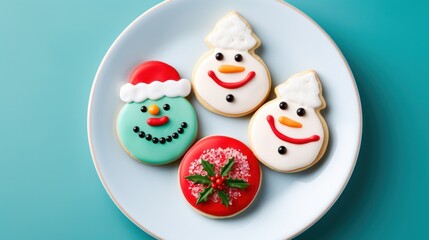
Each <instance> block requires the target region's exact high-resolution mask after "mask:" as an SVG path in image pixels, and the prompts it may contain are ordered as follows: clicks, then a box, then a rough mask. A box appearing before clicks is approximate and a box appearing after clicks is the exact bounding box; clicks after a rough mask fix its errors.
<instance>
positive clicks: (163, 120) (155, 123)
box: [147, 116, 169, 127]
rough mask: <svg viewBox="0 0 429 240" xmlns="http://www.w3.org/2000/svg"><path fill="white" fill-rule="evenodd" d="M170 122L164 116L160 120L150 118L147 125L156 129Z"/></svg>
mask: <svg viewBox="0 0 429 240" xmlns="http://www.w3.org/2000/svg"><path fill="white" fill-rule="evenodd" d="M168 121H169V119H168V117H167V116H162V117H159V118H148V119H147V124H148V125H149V126H154V127H156V126H162V125H164V124H166V123H168Z"/></svg>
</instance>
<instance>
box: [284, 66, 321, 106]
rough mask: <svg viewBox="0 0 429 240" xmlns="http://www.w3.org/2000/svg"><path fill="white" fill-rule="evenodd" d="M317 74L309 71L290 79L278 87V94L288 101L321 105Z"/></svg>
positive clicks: (306, 104)
mask: <svg viewBox="0 0 429 240" xmlns="http://www.w3.org/2000/svg"><path fill="white" fill-rule="evenodd" d="M315 74H316V73H315V72H313V71H309V72H307V73H305V74H304V75H298V76H296V77H292V78H290V79H288V80H287V81H286V82H285V83H283V84H281V85H279V86H278V87H277V89H276V90H277V94H278V95H279V96H280V97H282V98H283V99H285V100H286V102H295V103H298V104H301V105H303V106H307V107H311V108H318V107H320V106H321V105H322V102H321V100H320V98H319V82H318V81H317V79H316V75H315Z"/></svg>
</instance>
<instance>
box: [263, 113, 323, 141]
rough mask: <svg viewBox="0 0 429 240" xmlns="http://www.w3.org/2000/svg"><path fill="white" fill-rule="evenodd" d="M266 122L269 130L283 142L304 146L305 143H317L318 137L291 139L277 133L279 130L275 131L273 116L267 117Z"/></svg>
mask: <svg viewBox="0 0 429 240" xmlns="http://www.w3.org/2000/svg"><path fill="white" fill-rule="evenodd" d="M267 121H268V124H270V127H271V130H272V131H273V133H274V134H275V135H276V136H277V137H278V138H279V139H281V140H283V141H285V142H288V143H293V144H306V143H311V142H317V141H319V139H320V137H319V136H318V135H313V136H311V137H308V138H291V137H288V136H286V135H284V134H283V133H281V132H279V130H277V128H276V126H275V124H274V117H273V116H271V115H268V116H267Z"/></svg>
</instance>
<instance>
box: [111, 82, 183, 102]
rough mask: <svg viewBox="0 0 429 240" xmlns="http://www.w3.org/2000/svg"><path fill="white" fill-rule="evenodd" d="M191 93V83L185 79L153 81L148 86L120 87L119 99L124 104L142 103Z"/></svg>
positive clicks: (130, 85) (129, 85)
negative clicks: (147, 100)
mask: <svg viewBox="0 0 429 240" xmlns="http://www.w3.org/2000/svg"><path fill="white" fill-rule="evenodd" d="M190 92H191V83H190V82H189V80H187V79H180V80H178V81H176V80H168V81H165V82H160V81H153V82H151V83H149V84H147V83H138V84H136V85H133V84H131V83H127V84H125V85H123V86H122V87H121V90H120V94H119V95H120V97H121V100H122V101H124V102H127V103H129V102H143V101H144V100H146V99H151V100H156V99H159V98H162V97H164V96H166V97H186V96H188V95H189V93H190Z"/></svg>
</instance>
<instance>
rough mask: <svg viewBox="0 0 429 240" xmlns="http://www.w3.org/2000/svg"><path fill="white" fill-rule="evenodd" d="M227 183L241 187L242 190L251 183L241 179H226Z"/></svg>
mask: <svg viewBox="0 0 429 240" xmlns="http://www.w3.org/2000/svg"><path fill="white" fill-rule="evenodd" d="M225 184H226V185H227V186H228V187H231V188H240V189H241V190H243V189H245V188H247V187H248V186H249V185H250V184H249V183H247V182H245V181H243V180H241V179H226V181H225Z"/></svg>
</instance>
